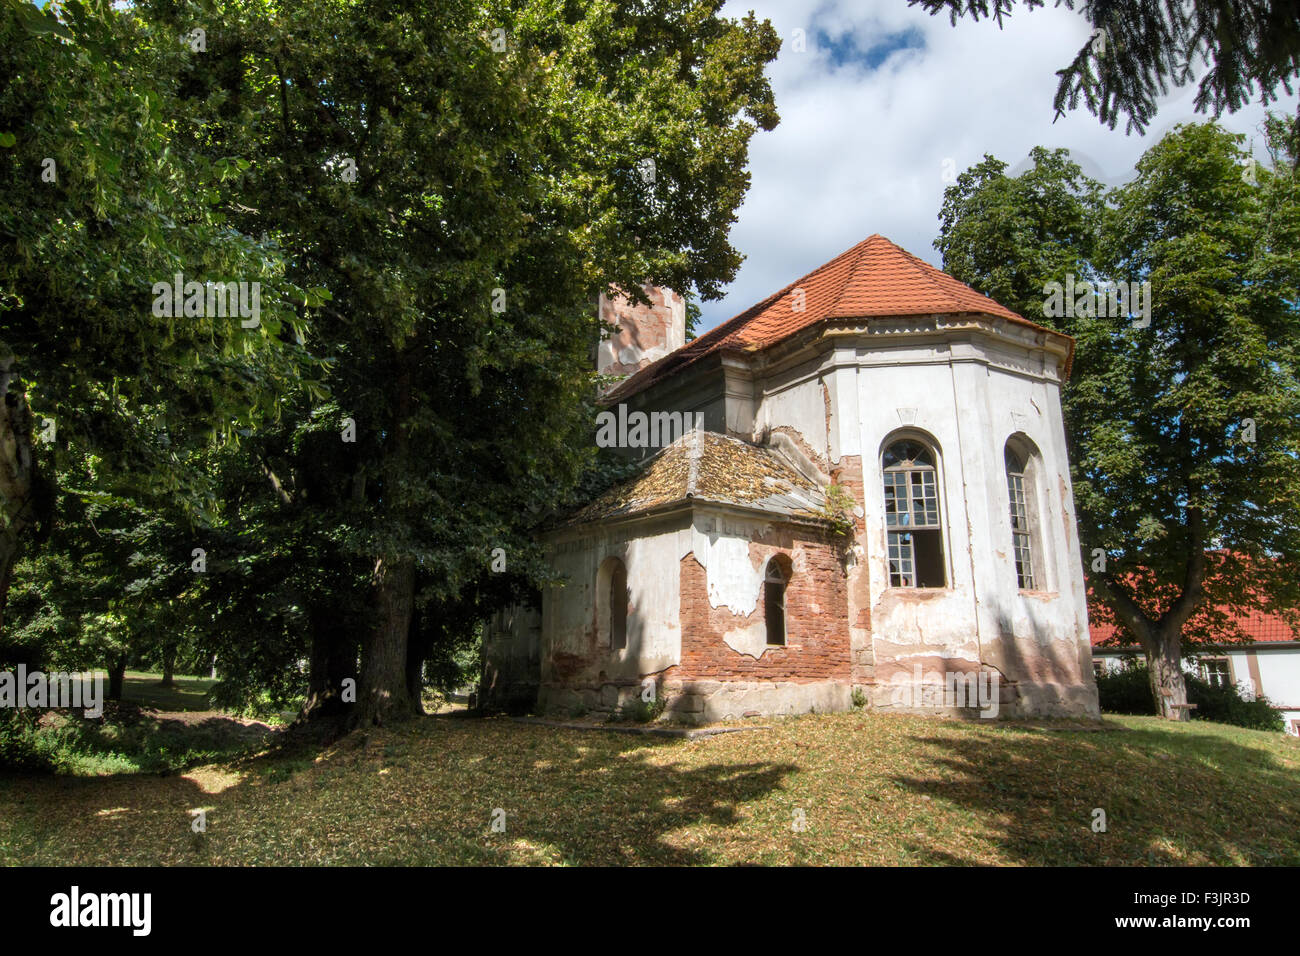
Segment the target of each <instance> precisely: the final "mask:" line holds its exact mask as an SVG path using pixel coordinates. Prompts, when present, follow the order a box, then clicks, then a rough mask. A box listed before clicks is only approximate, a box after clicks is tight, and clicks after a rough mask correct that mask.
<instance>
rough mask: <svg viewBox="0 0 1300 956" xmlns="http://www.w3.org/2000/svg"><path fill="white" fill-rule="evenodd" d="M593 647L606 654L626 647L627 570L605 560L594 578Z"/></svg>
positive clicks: (615, 562) (617, 561)
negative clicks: (601, 648) (605, 651)
mask: <svg viewBox="0 0 1300 956" xmlns="http://www.w3.org/2000/svg"><path fill="white" fill-rule="evenodd" d="M596 637H597V643H599V644H600V645H601V646H602V647H608V648H609V649H610V650H615V651H621V650H622V649H623V648H625V647H627V567H626V566H625V565H624V564H623V562H622V561H620V560H619V559H618V558H613V557H611V558H606V559H605V561H604V563H603V564H601V566H600V571H599V572H597V574H596Z"/></svg>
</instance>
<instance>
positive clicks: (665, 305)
mask: <svg viewBox="0 0 1300 956" xmlns="http://www.w3.org/2000/svg"><path fill="white" fill-rule="evenodd" d="M643 291H644V292H645V293H646V296H647V298H649V300H650V305H648V306H646V305H639V304H635V303H633V302H632V300H630V299H628V298H625V297H624V296H621V295H617V296H614V297H612V298H611V297H609V296H606V295H602V296H601V297H600V300H599V303H598V306H597V310H598V313H599V315H600V318H601V321H602V322H607V323H609V324H611V325H617V326H618V332H617V333H616V334H614V335H613V336H612V337H611V338H610V339H609V340H608V341H606V342H604V343H602V345H601V347H600V349H599V352H598V358H597V363H596V369H597V371H598V372H600V373H601V374H602V375H632V374H633V373H635V372H639V371H640V370H641V369H643V368H645V367H646V366H647V365H649V364H650V363H652V362H654V361H657V360H658V359H660V358H662V357H663V356H665V355H667V354H668V353H669V352H671V351H673V350H674V349H677V348H681V346H682V344H683V343H684V342H685V340H686V302H685V300H684V299H683V298H682V297H681V296H680V295H678V294H677V293H676V292H673V291H672V290H671V289H666V288H661V287H659V286H651V285H646V286H645V287H644V289H643Z"/></svg>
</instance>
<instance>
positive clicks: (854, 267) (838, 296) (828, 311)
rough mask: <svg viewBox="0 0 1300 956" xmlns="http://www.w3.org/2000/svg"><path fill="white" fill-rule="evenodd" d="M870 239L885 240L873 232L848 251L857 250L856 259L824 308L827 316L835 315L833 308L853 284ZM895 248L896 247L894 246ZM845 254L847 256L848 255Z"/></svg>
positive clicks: (823, 267)
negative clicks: (836, 292)
mask: <svg viewBox="0 0 1300 956" xmlns="http://www.w3.org/2000/svg"><path fill="white" fill-rule="evenodd" d="M872 239H885V237H884V236H882V235H881V234H880V233H878V232H873V233H872V234H871V235H869V236H867V238H865V239H863V240H862V241H861V242H859V243H858V244H857V245H856V246H854V247H853V249H849V250H848V252H853V251H854V249H856V250H858V254H857V257H856V258H854V260H853V265H852V266H851V267H850V268H849V274H848V275H847V276H845V277H844V283H843V285H841V286H840V291H839V293H838V294H836V296H835V298H834V299H832V300H831V303H830V305H829V306H827V308H826V314H827V315H834V314H835V307H836V306H837V305H839V304H840V299H842V298H844V293H845V292H846V291H847V290H848V288H849V285H850V284H851V283H852V282H853V277H854V276H855V275H856V274H857V271H858V266H859V264H860V263H861V262H862V257H863V256H864V255H866V253H867V246H868V245H869V244H870V243H871V240H872ZM885 242H887V243H889V244H890V245H891V246H892V245H894V244H893V243H892V242H889V240H888V239H885ZM895 248H897V246H895ZM845 254H846V255H847V254H848V253H845ZM835 261H836V260H835V259H832V260H831V262H835ZM831 262H828V263H826V265H825V266H822V269H825V268H826V267H827V266H829V265H830V264H831ZM817 271H818V272H820V271H822V270H821V269H818V270H817Z"/></svg>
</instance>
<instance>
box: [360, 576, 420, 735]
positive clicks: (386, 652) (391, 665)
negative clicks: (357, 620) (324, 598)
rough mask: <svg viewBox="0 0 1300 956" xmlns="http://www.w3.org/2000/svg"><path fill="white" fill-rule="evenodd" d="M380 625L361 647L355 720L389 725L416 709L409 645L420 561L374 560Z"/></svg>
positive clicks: (378, 624)
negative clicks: (409, 675) (408, 666)
mask: <svg viewBox="0 0 1300 956" xmlns="http://www.w3.org/2000/svg"><path fill="white" fill-rule="evenodd" d="M375 603H376V608H375V611H376V615H375V616H376V620H375V627H374V629H373V630H372V631H371V632H370V634H369V635H368V637H367V640H366V645H365V647H364V649H363V650H362V659H361V682H360V686H359V687H358V689H357V706H356V709H355V710H354V711H353V717H352V722H353V724H354V725H356V726H363V725H367V724H384V723H389V722H392V721H395V720H403V719H405V718H408V717H410V716H412V715H413V714H414V712H415V711H414V707H413V706H412V703H411V695H410V693H409V692H408V691H407V685H406V656H407V655H406V648H407V643H408V637H409V635H410V631H411V614H412V613H413V612H414V609H415V561H414V560H413V559H412V558H409V557H397V558H391V559H390V558H380V559H379V560H378V561H376V562H375Z"/></svg>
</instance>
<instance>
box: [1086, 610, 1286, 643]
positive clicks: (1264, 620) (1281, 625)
mask: <svg viewBox="0 0 1300 956" xmlns="http://www.w3.org/2000/svg"><path fill="white" fill-rule="evenodd" d="M1219 610H1220V611H1222V612H1224V613H1226V614H1228V616H1229V617H1231V618H1232V619H1233V620H1235V621H1236V623H1237V625H1238V626H1239V627H1240V628H1241V629H1242V631H1243V632H1245V634H1246V636H1247V638H1249V640H1250V642H1251V643H1257V644H1268V643H1271V642H1276V641H1297V640H1300V634H1297V633H1296V632H1295V631H1293V630H1292V629H1291V625H1289V624H1287V622H1286V621H1285V620H1284V619H1283V618H1282V617H1280V616H1279V615H1277V614H1269V613H1267V612H1266V611H1259V610H1251V611H1244V612H1234V611H1233V609H1232V608H1230V607H1220V608H1219ZM1089 630H1090V631H1091V635H1092V646H1093V647H1097V646H1098V645H1100V644H1103V643H1105V642H1107V641H1109V640H1110V639H1111V638H1114V637H1118V638H1119V641H1120V643H1118V644H1115V645H1114V646H1115V647H1128V646H1131V645H1135V644H1136V643H1137V641H1135V640H1134V639H1133V638H1131V637H1129V636H1128V632H1127V631H1126V630H1123V629H1121V628H1118V627H1116V626H1115V625H1114V624H1093V625H1091V627H1090V628H1089Z"/></svg>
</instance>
